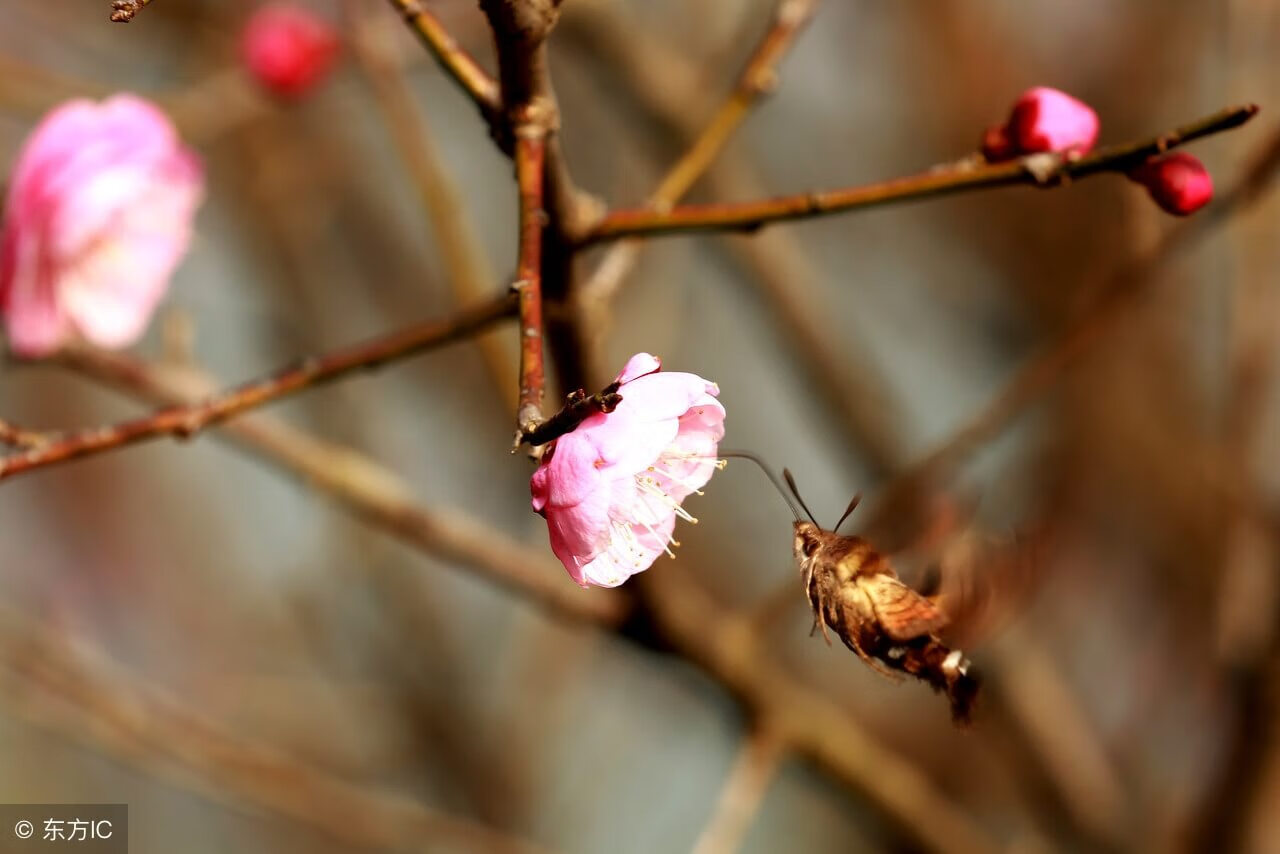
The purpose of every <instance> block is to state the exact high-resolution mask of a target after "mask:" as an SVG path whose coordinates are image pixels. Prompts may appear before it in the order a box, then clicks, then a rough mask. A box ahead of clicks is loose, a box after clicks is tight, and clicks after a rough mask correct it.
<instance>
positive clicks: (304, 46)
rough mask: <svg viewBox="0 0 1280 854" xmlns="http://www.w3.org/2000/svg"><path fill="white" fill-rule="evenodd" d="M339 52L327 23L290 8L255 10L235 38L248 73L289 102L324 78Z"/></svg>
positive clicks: (301, 8) (276, 6) (303, 10)
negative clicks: (238, 42) (288, 99)
mask: <svg viewBox="0 0 1280 854" xmlns="http://www.w3.org/2000/svg"><path fill="white" fill-rule="evenodd" d="M339 46H340V45H339V41H338V34H337V32H336V31H335V30H334V28H333V26H332V25H330V24H329V22H328V21H326V20H324V19H323V18H321V17H320V16H319V15H317V14H315V13H314V12H312V11H311V10H310V9H307V8H306V7H304V6H296V5H293V4H291V3H275V4H271V5H267V6H263V7H262V8H261V9H258V10H257V11H256V12H254V13H253V14H252V15H251V16H250V17H249V20H248V22H247V23H246V24H245V27H244V30H243V32H242V33H241V35H240V52H241V55H242V56H243V57H244V63H245V65H246V66H247V67H248V69H249V71H250V73H252V74H253V76H254V77H255V78H257V80H258V82H259V83H261V84H262V85H263V86H265V87H266V88H267V89H268V90H270V91H271V92H273V93H275V94H276V95H282V96H284V97H289V98H296V97H298V96H300V95H303V94H305V93H306V92H307V91H308V90H309V89H311V87H312V86H314V85H315V84H316V83H318V82H319V81H320V80H321V79H322V78H323V77H324V76H325V75H326V74H328V73H329V71H330V69H332V68H333V63H334V60H335V59H337V56H338V49H339Z"/></svg>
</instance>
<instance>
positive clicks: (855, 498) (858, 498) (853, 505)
mask: <svg viewBox="0 0 1280 854" xmlns="http://www.w3.org/2000/svg"><path fill="white" fill-rule="evenodd" d="M861 500H862V493H861V492H859V493H858V494H857V495H855V496H853V500H852V501H850V502H849V506H848V507H846V508H845V511H844V515H843V516H841V517H840V521H839V522H836V526H835V527H834V528H832V529H831V530H832V531H839V530H840V526H841V525H843V524H844V520H845V519H848V518H849V514H850V513H852V512H853V511H854V509H855V508H856V507H857V506H858V502H859V501H861Z"/></svg>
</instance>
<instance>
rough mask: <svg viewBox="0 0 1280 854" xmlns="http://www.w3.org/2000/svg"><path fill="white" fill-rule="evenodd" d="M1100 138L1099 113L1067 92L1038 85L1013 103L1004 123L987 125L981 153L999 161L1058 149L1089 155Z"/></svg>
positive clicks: (989, 158)
mask: <svg viewBox="0 0 1280 854" xmlns="http://www.w3.org/2000/svg"><path fill="white" fill-rule="evenodd" d="M1097 141H1098V114H1097V113H1095V112H1094V111H1093V108H1092V107H1090V106H1089V105H1088V104H1086V103H1084V102H1083V101H1081V100H1079V99H1077V98H1073V97H1071V96H1070V95H1068V94H1067V93H1066V92H1060V91H1058V90H1057V89H1050V88H1049V87H1047V86H1037V87H1035V88H1034V89H1028V90H1027V91H1026V92H1023V93H1022V95H1021V96H1019V98H1018V100H1017V101H1015V102H1014V104H1013V110H1012V111H1011V112H1010V114H1009V120H1008V121H1007V122H1006V123H1005V124H1004V125H996V126H994V127H991V128H988V129H987V130H986V132H985V134H984V135H983V141H982V152H983V154H984V155H985V156H986V158H987V160H990V161H992V162H997V161H1000V160H1008V159H1009V158H1011V157H1021V156H1023V155H1025V154H1039V153H1041V152H1046V151H1057V152H1063V153H1070V154H1073V155H1077V156H1079V155H1084V154H1088V153H1089V151H1090V150H1091V149H1092V148H1093V144H1094V143H1095V142H1097Z"/></svg>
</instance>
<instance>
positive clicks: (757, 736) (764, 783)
mask: <svg viewBox="0 0 1280 854" xmlns="http://www.w3.org/2000/svg"><path fill="white" fill-rule="evenodd" d="M785 757H786V749H785V746H784V745H783V743H782V741H781V739H779V738H778V736H777V734H776V733H774V732H773V731H772V730H771V729H769V727H768V726H767V725H761V726H756V727H754V728H753V729H752V730H751V732H750V733H748V734H747V737H746V739H745V741H744V742H743V744H742V748H741V749H740V750H739V751H738V758H737V759H735V760H734V763H733V767H732V768H730V769H729V777H728V779H727V780H726V781H725V784H724V788H723V789H722V790H721V792H720V799H719V801H717V802H716V808H715V812H713V813H712V814H711V819H710V821H708V822H707V826H706V827H704V828H703V829H702V833H701V834H699V836H698V841H697V842H696V843H694V846H693V854H734V852H735V851H737V850H738V849H739V848H741V847H742V842H743V840H744V839H745V838H746V835H747V831H748V830H750V829H751V819H753V818H754V817H755V814H756V812H757V811H758V810H759V809H760V802H761V801H763V800H764V796H765V794H766V793H767V792H768V791H769V783H770V782H772V781H773V778H774V777H775V776H776V775H777V773H778V766H779V765H780V764H781V763H782V760H783V759H784V758H785Z"/></svg>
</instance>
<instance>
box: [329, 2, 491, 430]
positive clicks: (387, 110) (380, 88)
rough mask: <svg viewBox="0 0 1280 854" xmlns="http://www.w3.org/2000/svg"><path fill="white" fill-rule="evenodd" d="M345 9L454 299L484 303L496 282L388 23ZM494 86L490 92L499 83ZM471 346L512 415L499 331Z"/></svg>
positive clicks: (362, 7)
mask: <svg viewBox="0 0 1280 854" xmlns="http://www.w3.org/2000/svg"><path fill="white" fill-rule="evenodd" d="M344 8H345V10H346V13H347V18H348V20H349V21H350V22H351V28H352V31H353V37H352V39H351V49H352V54H353V55H354V56H355V58H356V60H357V62H358V63H359V65H360V67H361V69H362V70H363V72H364V75H365V77H366V78H367V79H368V81H369V84H370V87H371V89H372V91H373V95H374V102H375V104H376V105H377V107H378V110H379V112H380V113H381V114H382V117H383V120H384V122H385V123H386V126H387V130H388V131H389V132H390V135H391V140H392V142H393V143H394V144H395V147H396V149H397V151H398V153H399V155H400V160H401V161H402V162H403V164H404V167H405V170H406V171H407V173H408V175H409V177H410V178H411V179H412V181H413V186H414V188H415V189H416V190H417V191H418V197H419V199H420V200H421V202H422V207H423V210H424V211H425V212H426V213H427V215H428V219H429V221H430V225H431V230H432V234H433V237H434V239H435V243H436V245H437V246H438V247H439V249H440V254H441V256H442V258H443V260H444V268H445V272H446V273H447V274H448V276H447V278H448V280H449V283H450V285H451V286H452V287H453V292H454V295H455V297H456V298H457V299H458V302H459V303H460V304H462V305H468V304H470V303H472V302H474V301H476V300H480V299H484V297H485V295H486V294H488V293H491V292H492V289H493V284H494V282H495V281H496V279H495V277H494V276H493V274H492V273H491V271H490V270H489V264H488V262H487V260H486V259H485V255H484V251H483V249H482V248H481V246H480V243H479V240H478V239H477V238H476V235H475V232H474V229H472V227H471V222H470V220H469V218H468V216H467V213H468V211H467V206H466V204H465V203H464V200H463V198H462V195H461V193H459V192H458V189H457V186H456V185H455V182H454V180H453V176H452V175H451V174H450V173H449V170H448V169H446V168H444V166H443V164H441V162H440V158H439V155H438V153H437V150H436V144H435V141H434V139H433V135H432V132H431V127H430V125H429V123H428V121H427V114H426V111H425V110H423V109H422V107H421V105H420V104H419V102H418V100H417V98H416V97H414V93H413V90H412V88H411V87H410V86H409V81H408V79H407V78H406V76H405V73H404V67H403V64H402V63H401V62H399V61H398V60H397V59H396V58H395V55H394V51H393V50H392V46H391V41H390V38H389V36H390V35H392V33H389V32H388V31H387V28H386V27H385V26H383V24H386V25H390V24H392V22H391V21H389V20H384V19H383V17H382V15H381V14H379V15H373V14H370V12H371V11H378V12H381V11H382V10H380V9H378V8H377V7H367V4H365V3H364V2H362V0H347V2H346V5H345V7H344ZM490 82H491V83H492V81H490ZM492 85H493V86H494V87H495V91H496V87H497V83H492ZM475 340H476V345H477V346H478V347H479V348H480V355H481V356H482V357H483V359H484V363H485V367H487V368H488V369H489V375H490V377H491V378H492V379H493V382H494V387H495V388H497V389H498V392H499V394H501V395H502V399H503V401H504V402H506V403H507V405H508V406H509V407H511V409H512V411H513V412H514V407H515V400H516V377H515V368H514V358H513V356H512V353H511V348H510V346H509V345H510V342H509V340H508V339H507V337H506V335H504V334H501V333H499V332H497V331H494V332H486V333H483V334H481V335H477V336H476V339H475Z"/></svg>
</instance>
